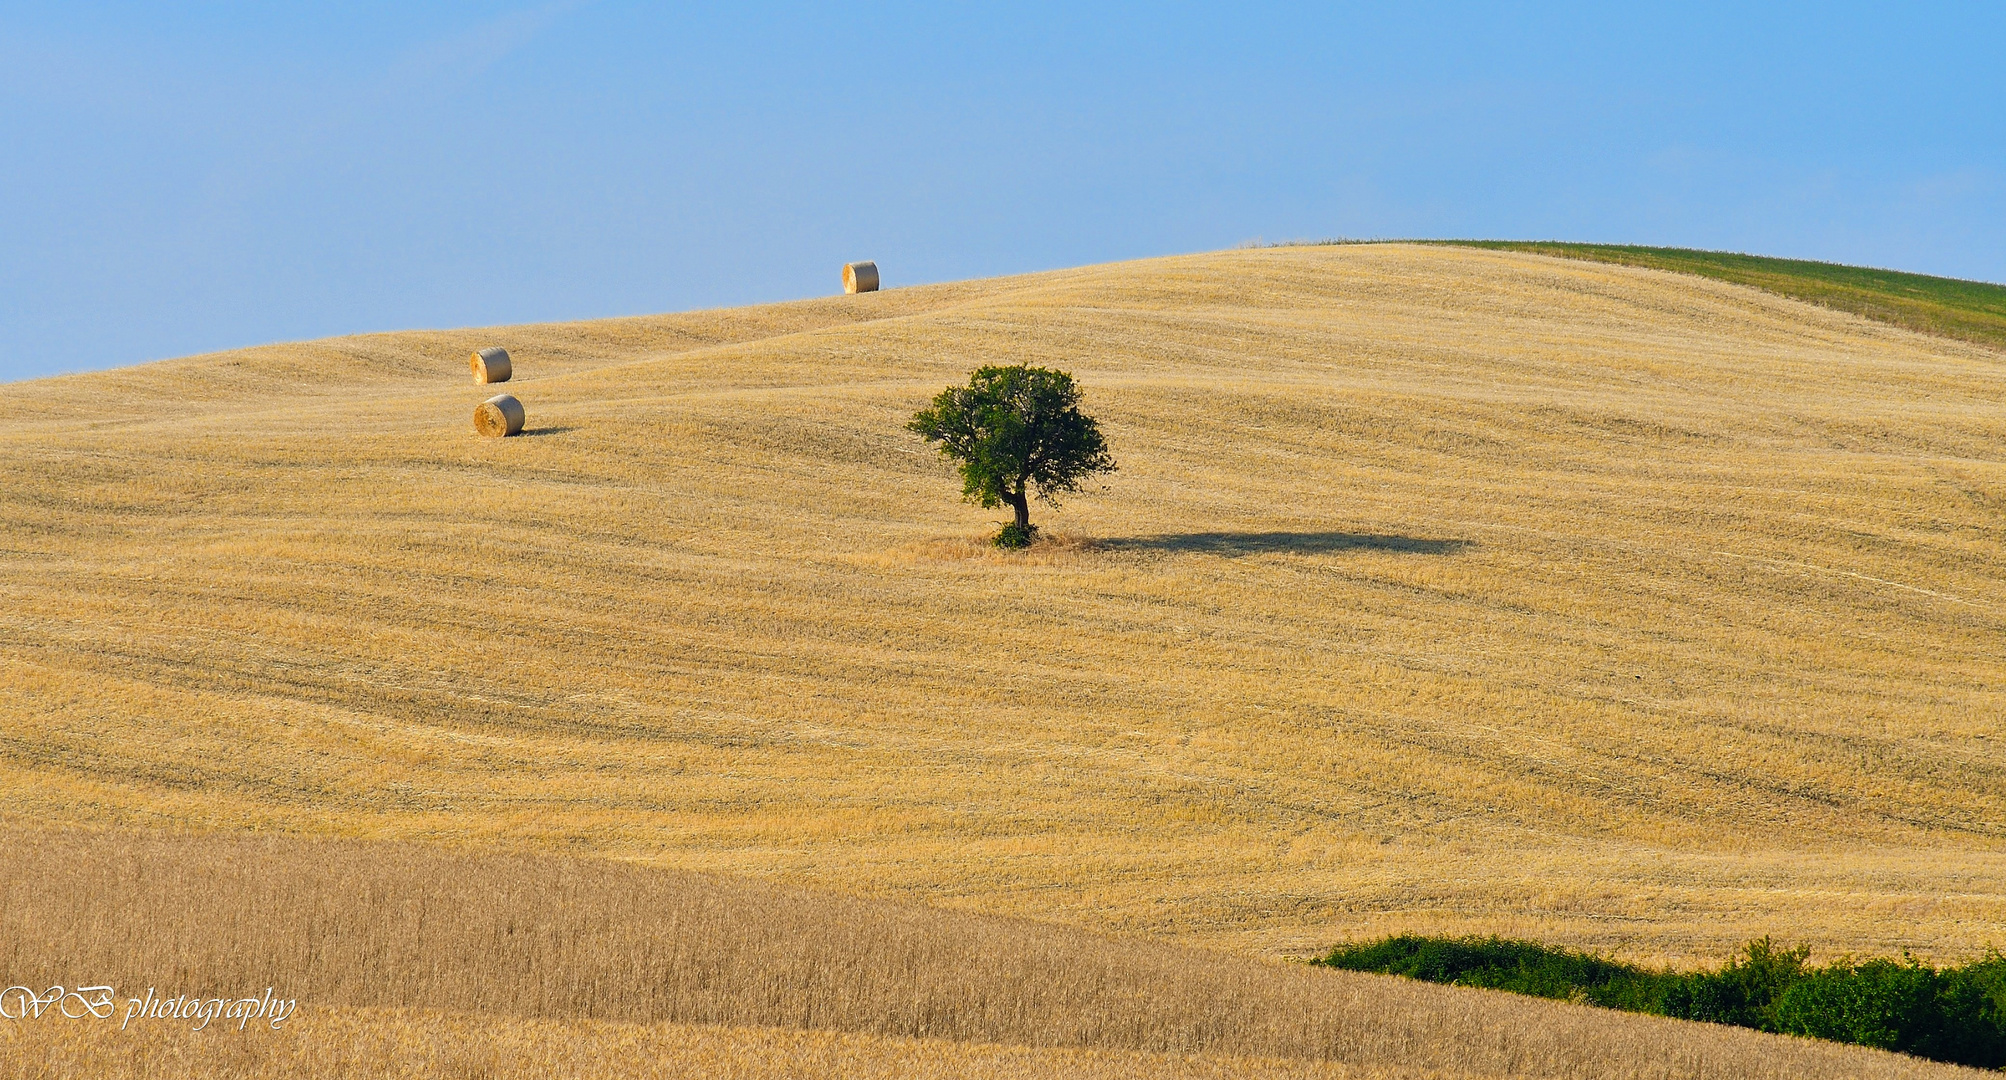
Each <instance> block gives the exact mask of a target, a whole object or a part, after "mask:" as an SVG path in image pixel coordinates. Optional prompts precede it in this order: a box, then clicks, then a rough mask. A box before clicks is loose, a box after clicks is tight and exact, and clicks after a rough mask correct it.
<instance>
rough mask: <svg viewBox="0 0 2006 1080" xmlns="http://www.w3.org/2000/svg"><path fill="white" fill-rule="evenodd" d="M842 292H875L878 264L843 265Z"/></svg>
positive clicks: (876, 288) (858, 263)
mask: <svg viewBox="0 0 2006 1080" xmlns="http://www.w3.org/2000/svg"><path fill="white" fill-rule="evenodd" d="M843 291H844V292H846V293H859V292H877V291H878V264H877V263H874V262H856V263H845V264H843Z"/></svg>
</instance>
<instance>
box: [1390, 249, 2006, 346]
mask: <svg viewBox="0 0 2006 1080" xmlns="http://www.w3.org/2000/svg"><path fill="white" fill-rule="evenodd" d="M1402 242H1403V243H1420V244H1437V245H1442V246H1448V247H1471V248H1483V249H1486V250H1490V251H1523V252H1529V253H1532V254H1535V255H1554V256H1559V257H1561V258H1567V259H1584V260H1588V261H1591V262H1605V263H1616V264H1620V265H1623V266H1641V267H1648V268H1650V269H1653V270H1670V271H1673V272H1675V273H1681V274H1697V275H1699V276H1700V277H1707V278H1713V279H1715V280H1717V281H1727V282H1732V283H1734V284H1736V285H1749V286H1753V287H1755V288H1758V289H1764V290H1767V291H1769V292H1773V293H1776V294H1778V295H1780V296H1787V297H1790V298H1791V299H1793V300H1803V301H1807V302H1809V303H1813V304H1820V305H1823V306H1825V307H1829V308H1834V309H1837V310H1839V311H1845V312H1850V313H1852V314H1854V315H1860V316H1864V317H1866V318H1869V319H1874V320H1876V321H1878V322H1884V323H1891V324H1893V325H1895V326H1900V327H1905V328H1907V329H1910V330H1918V331H1921V332H1923V333H1927V334H1939V335H1942V336H1944V337H1950V338H1956V339H1958V340H1960V341H1969V342H1974V343H1976V344H1979V345H1989V346H1992V347H1993V348H1999V349H2006V285H1995V284H1992V283H1990V282H1985V281H1963V280H1959V279H1957V278H1941V277H1931V276H1929V275H1927V274H1909V273H1904V272H1902V271H1899V270H1875V269H1871V268H1869V267H1863V266H1844V265H1841V264H1838V263H1824V262H1812V261H1809V260H1805V259H1776V258H1770V257H1769V256H1766V255H1742V254H1738V253H1735V252H1727V251H1698V250H1694V249H1690V248H1666V247H1642V246H1638V245H1633V244H1573V243H1565V242H1562V241H1553V240H1415V241H1402Z"/></svg>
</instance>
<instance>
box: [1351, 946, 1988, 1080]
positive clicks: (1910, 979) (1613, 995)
mask: <svg viewBox="0 0 2006 1080" xmlns="http://www.w3.org/2000/svg"><path fill="white" fill-rule="evenodd" d="M1809 955H1810V951H1809V950H1808V949H1803V948H1796V949H1784V948H1778V947H1777V946H1776V945H1775V944H1774V943H1773V942H1771V941H1770V940H1769V939H1768V938H1762V939H1761V940H1758V941H1752V942H1749V943H1748V945H1746V946H1745V947H1744V948H1743V949H1742V953H1741V955H1740V956H1738V957H1736V958H1734V959H1733V960H1731V961H1729V962H1728V963H1727V964H1725V965H1723V966H1721V967H1720V968H1717V969H1715V970H1712V971H1696V972H1674V971H1652V970H1649V969H1645V968H1641V967H1637V966H1635V965H1631V964H1624V963H1619V962H1617V961H1614V960H1609V959H1605V958H1603V957H1598V956H1595V955H1592V954H1589V953H1582V952H1575V951H1572V950H1569V949H1559V948H1553V947H1550V946H1546V945H1541V944H1539V943H1537V942H1531V941H1512V940H1507V939H1504V938H1496V937H1490V938H1481V937H1464V938H1439V937H1422V936H1420V935H1416V934H1402V935H1398V936H1395V937H1390V938H1385V939H1383V940H1380V941H1373V942H1363V943H1359V944H1355V945H1343V946H1339V947H1338V948H1336V949H1333V950H1332V951H1331V953H1330V955H1328V956H1325V957H1322V958H1321V959H1319V960H1317V961H1316V963H1319V964H1324V965H1326V966H1329V967H1336V968H1344V969H1346V970H1349V971H1377V972H1384V973H1386V974H1391V975H1405V976H1407V977H1409V978H1415V979H1425V980H1427V981H1429V982H1439V983H1452V984H1456V985H1461V986H1483V987H1490V988H1492V989H1497V990H1510V991H1513V992H1515V993H1520V994H1532V995H1536V996H1538V997H1547V998H1559V999H1564V1000H1570V1001H1585V1002H1589V1003H1592V1004H1596V1005H1601V1006H1605V1007H1608V1008H1615V1009H1625V1010H1628V1011H1630V1012H1645V1013H1656V1014H1659V1015H1662V1016H1675V1017H1681V1018H1684V1019H1688V1020H1703V1021H1707V1022H1710V1023H1716V1024H1734V1025H1738V1026H1741V1027H1751V1028H1756V1029H1759V1030H1762V1031H1775V1032H1782V1033H1784V1034H1789V1035H1805V1036H1809V1037H1811V1038H1817V1039H1829V1040H1832V1041H1835V1042H1846V1043H1856V1044H1859V1045H1862V1046H1876V1047H1880V1048H1882V1049H1884V1050H1896V1051H1900V1052H1902V1053H1906V1054H1914V1055H1916V1056H1918V1057H1926V1058H1932V1059H1934V1060H1937V1061H1950V1062H1956V1063H1959V1064H1964V1065H1977V1066H1980V1067H1983V1068H1998V1067H2000V1066H2002V1065H2006V957H2002V956H2000V955H1999V954H1998V953H1990V954H1988V955H1986V956H1985V957H1984V958H1982V959H1979V960H1976V961H1973V962H1972V963H1969V964H1966V965H1963V966H1962V967H1949V968H1941V969H1938V968H1933V967H1930V966H1928V965H1925V964H1923V963H1921V962H1920V961H1918V960H1916V959H1915V958H1914V957H1904V958H1903V959H1902V960H1899V961H1896V960H1886V959H1876V960H1866V961H1854V960H1852V959H1850V958H1843V959H1839V960H1835V961H1833V962H1832V963H1830V964H1828V965H1826V966H1824V967H1815V966H1810V965H1808V964H1807V963H1806V960H1807V959H1808V958H1809Z"/></svg>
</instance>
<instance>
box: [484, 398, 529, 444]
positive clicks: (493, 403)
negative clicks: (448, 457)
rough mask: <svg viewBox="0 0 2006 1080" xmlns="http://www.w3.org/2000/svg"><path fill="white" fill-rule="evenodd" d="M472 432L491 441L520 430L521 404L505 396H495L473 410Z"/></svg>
mask: <svg viewBox="0 0 2006 1080" xmlns="http://www.w3.org/2000/svg"><path fill="white" fill-rule="evenodd" d="M474 430H475V431H478V432H480V433H481V434H483V435H486V436H487V437H488V438H491V439H500V438H504V437H506V436H509V435H514V434H515V433H517V432H519V431H521V430H522V402H520V401H517V400H516V399H514V398H512V397H510V396H509V395H507V394H496V395H495V396H494V397H491V398H489V399H487V400H486V401H483V402H481V407H480V408H478V409H475V410H474Z"/></svg>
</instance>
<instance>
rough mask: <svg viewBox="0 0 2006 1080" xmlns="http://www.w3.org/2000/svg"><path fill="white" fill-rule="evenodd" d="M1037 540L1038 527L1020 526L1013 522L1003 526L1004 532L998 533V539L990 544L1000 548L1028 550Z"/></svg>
mask: <svg viewBox="0 0 2006 1080" xmlns="http://www.w3.org/2000/svg"><path fill="white" fill-rule="evenodd" d="M1037 539H1038V527H1037V526H1036V525H1019V524H1017V523H1016V522H1014V521H1013V522H1011V523H1010V524H1008V525H1005V526H1003V531H1002V532H999V533H997V534H996V539H995V540H992V541H990V542H991V543H993V544H995V545H996V546H997V547H1000V548H1027V547H1030V546H1031V544H1032V543H1033V542H1034V541H1036V540H1037Z"/></svg>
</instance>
